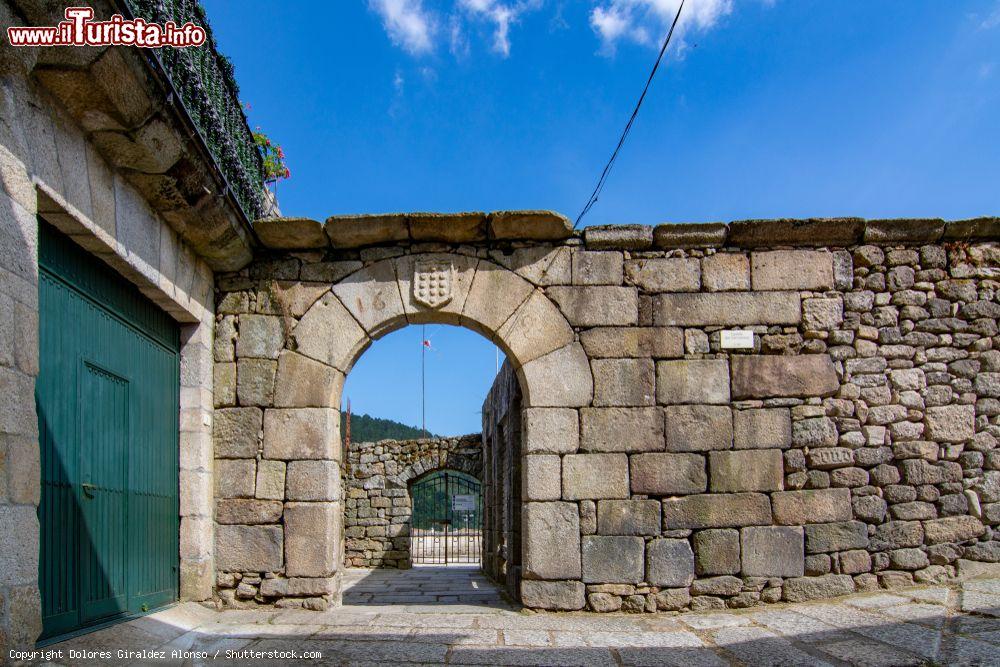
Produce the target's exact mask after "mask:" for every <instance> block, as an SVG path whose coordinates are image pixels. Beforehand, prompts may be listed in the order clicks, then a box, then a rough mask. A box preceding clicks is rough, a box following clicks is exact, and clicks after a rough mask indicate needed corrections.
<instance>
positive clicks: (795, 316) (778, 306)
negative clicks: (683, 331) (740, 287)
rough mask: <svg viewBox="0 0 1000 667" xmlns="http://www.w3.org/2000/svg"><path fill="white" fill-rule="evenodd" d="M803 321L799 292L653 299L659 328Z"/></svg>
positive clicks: (654, 316)
mask: <svg viewBox="0 0 1000 667" xmlns="http://www.w3.org/2000/svg"><path fill="white" fill-rule="evenodd" d="M801 319H802V307H801V304H800V303H799V295H798V293H796V292H713V293H707V294H658V295H656V296H655V297H653V323H654V324H656V325H658V326H685V327H700V326H708V325H722V326H750V325H755V324H798V323H799V320H801Z"/></svg>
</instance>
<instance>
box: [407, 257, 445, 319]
mask: <svg viewBox="0 0 1000 667" xmlns="http://www.w3.org/2000/svg"><path fill="white" fill-rule="evenodd" d="M454 273H455V269H454V267H453V266H452V265H451V262H450V261H448V260H432V259H424V260H419V261H417V262H416V263H415V264H414V266H413V300H414V301H416V302H417V303H420V304H423V305H425V306H427V307H428V308H438V307H440V306H443V305H444V304H446V303H448V302H449V301H451V297H452V286H453V283H454Z"/></svg>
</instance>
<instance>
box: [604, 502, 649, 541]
mask: <svg viewBox="0 0 1000 667" xmlns="http://www.w3.org/2000/svg"><path fill="white" fill-rule="evenodd" d="M597 532H598V533H600V534H601V535H659V534H660V501H658V500H601V501H599V502H598V503H597Z"/></svg>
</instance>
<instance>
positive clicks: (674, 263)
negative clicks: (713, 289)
mask: <svg viewBox="0 0 1000 667" xmlns="http://www.w3.org/2000/svg"><path fill="white" fill-rule="evenodd" d="M625 276H626V277H627V278H628V281H629V282H630V283H632V284H633V285H638V287H639V288H640V289H641V290H643V291H644V292H697V291H698V290H700V289H701V264H700V263H699V262H698V259H697V258H671V259H632V260H629V261H628V262H626V263H625ZM574 282H576V281H574Z"/></svg>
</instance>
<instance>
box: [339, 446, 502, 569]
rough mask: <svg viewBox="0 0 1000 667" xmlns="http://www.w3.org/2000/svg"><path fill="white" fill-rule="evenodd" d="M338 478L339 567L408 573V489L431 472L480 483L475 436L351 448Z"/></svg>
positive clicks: (480, 464) (480, 462) (479, 457)
mask: <svg viewBox="0 0 1000 667" xmlns="http://www.w3.org/2000/svg"><path fill="white" fill-rule="evenodd" d="M346 460H347V467H346V469H345V472H344V481H345V483H346V488H345V495H346V498H345V501H344V565H345V566H346V567H395V568H407V567H410V564H411V563H410V530H409V529H410V515H411V513H412V510H413V505H412V497H411V495H410V489H409V486H410V484H411V483H412V482H414V481H415V480H417V479H419V478H420V477H421V476H423V475H425V474H426V473H430V472H433V471H435V470H444V469H448V470H457V471H459V472H464V473H467V474H469V475H471V476H473V477H475V478H476V479H480V478H481V477H482V468H483V446H482V439H481V437H480V435H479V434H478V433H476V434H474V435H466V436H462V437H458V438H420V439H417V440H380V441H378V442H358V443H354V442H352V443H351V444H350V447H349V448H348V450H347V453H346Z"/></svg>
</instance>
